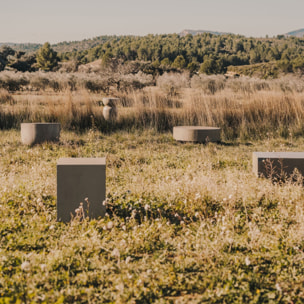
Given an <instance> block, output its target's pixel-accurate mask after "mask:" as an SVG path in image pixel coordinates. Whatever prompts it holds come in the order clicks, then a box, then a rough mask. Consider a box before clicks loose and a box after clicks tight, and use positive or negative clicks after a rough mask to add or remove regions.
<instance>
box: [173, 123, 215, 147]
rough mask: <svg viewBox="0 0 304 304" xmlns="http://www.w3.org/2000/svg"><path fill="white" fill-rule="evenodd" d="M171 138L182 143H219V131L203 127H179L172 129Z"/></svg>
mask: <svg viewBox="0 0 304 304" xmlns="http://www.w3.org/2000/svg"><path fill="white" fill-rule="evenodd" d="M173 138H174V139H175V140H177V141H182V142H187V141H190V142H203V143H205V142H210V141H211V142H219V141H221V129H220V128H215V127H203V126H201V127H199V126H179V127H174V128H173Z"/></svg>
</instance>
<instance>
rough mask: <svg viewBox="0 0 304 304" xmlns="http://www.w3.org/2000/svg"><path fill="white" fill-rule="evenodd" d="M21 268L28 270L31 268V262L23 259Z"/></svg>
mask: <svg viewBox="0 0 304 304" xmlns="http://www.w3.org/2000/svg"><path fill="white" fill-rule="evenodd" d="M21 270H23V271H25V272H28V271H30V270H31V264H30V262H28V261H25V262H23V263H22V264H21Z"/></svg>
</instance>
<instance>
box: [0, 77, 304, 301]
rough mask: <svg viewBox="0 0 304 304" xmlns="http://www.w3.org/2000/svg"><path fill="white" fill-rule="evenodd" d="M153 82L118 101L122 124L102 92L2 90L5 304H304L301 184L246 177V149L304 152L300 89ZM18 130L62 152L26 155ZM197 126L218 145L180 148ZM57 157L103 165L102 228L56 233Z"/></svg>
mask: <svg viewBox="0 0 304 304" xmlns="http://www.w3.org/2000/svg"><path fill="white" fill-rule="evenodd" d="M170 77H171V76H168V75H167V79H165V80H166V81H167V83H168V82H169V80H170V79H171V78H170ZM168 79H169V80H168ZM179 79H181V78H179ZM161 80H162V79H160V80H159V82H158V83H157V86H154V87H145V88H142V89H138V90H135V89H132V90H127V91H124V92H121V91H120V92H116V94H115V95H116V96H118V97H120V98H121V102H120V104H119V105H118V113H119V116H118V121H117V122H116V123H109V122H106V121H104V120H103V118H102V115H101V113H102V101H101V100H102V97H103V96H106V95H105V93H99V94H98V93H96V92H90V91H89V90H80V89H79V90H76V91H72V92H71V91H70V90H69V91H66V90H64V91H62V92H53V91H50V90H45V91H43V90H38V91H34V92H33V91H29V90H28V89H27V90H24V91H22V92H21V91H20V90H19V91H18V92H14V93H12V92H9V91H4V90H2V92H1V105H0V107H1V111H0V112H1V128H2V130H1V131H0V132H1V137H0V138H1V139H0V142H1V145H0V155H1V158H0V166H1V171H0V172H1V173H0V174H1V175H0V179H1V180H0V217H1V219H0V239H1V242H0V272H1V275H0V303H302V302H303V301H304V292H303V282H304V271H303V266H304V242H303V239H304V194H303V186H302V185H303V180H302V176H300V175H297V174H296V175H295V176H293V178H291V179H290V180H287V181H286V182H284V183H281V182H273V181H271V180H269V179H264V178H257V177H256V176H255V175H254V174H253V172H252V152H253V151H303V147H304V139H303V136H302V135H303V127H302V116H303V114H304V112H303V105H304V98H303V90H302V87H304V85H303V82H302V81H301V80H294V79H292V80H286V79H285V80H284V81H283V80H282V82H281V83H280V81H279V80H276V81H261V80H259V81H258V80H252V79H234V80H225V79H222V78H220V77H213V78H212V77H211V78H206V79H202V78H201V79H198V78H197V79H196V81H197V82H196V85H195V83H194V80H193V78H192V79H190V80H189V81H190V82H189V81H188V82H186V84H181V85H179V86H178V85H177V80H176V79H174V81H175V83H174V85H173V86H172V85H171V86H169V87H168V86H165V84H164V83H166V82H165V81H164V79H163V83H161ZM186 80H187V79H186ZM211 80H212V81H211ZM171 81H172V79H171ZM210 81H211V82H210ZM208 83H209V85H208ZM210 83H211V84H210ZM257 83H259V84H261V83H263V86H261V85H257ZM286 87H287V88H288V89H286ZM112 93H113V92H112ZM21 121H60V122H61V123H62V126H63V128H62V132H61V139H60V142H59V143H44V144H40V145H36V146H33V147H29V146H25V145H22V144H21V140H20V129H19V128H20V122H21ZM191 122H193V123H194V124H208V125H219V126H221V127H222V130H223V131H222V139H223V140H222V143H220V144H215V143H208V144H205V145H203V144H195V143H178V142H176V141H174V140H173V137H172V127H173V126H174V125H177V124H191ZM18 124H19V125H18ZM60 157H106V158H107V170H106V175H107V180H106V192H107V199H106V201H105V202H104V204H106V207H107V215H106V217H105V218H102V219H96V220H89V219H85V220H80V219H79V218H77V217H75V218H74V219H73V220H72V221H71V222H70V223H68V224H64V223H59V222H56V163H57V160H58V159H59V158H60ZM85 199H86V198H83V201H84V202H85ZM88 200H90V198H89V197H88ZM79 203H80V202H79Z"/></svg>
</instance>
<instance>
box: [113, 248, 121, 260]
mask: <svg viewBox="0 0 304 304" xmlns="http://www.w3.org/2000/svg"><path fill="white" fill-rule="evenodd" d="M111 256H112V257H116V258H120V252H119V250H118V249H117V248H114V249H113V251H112V253H111Z"/></svg>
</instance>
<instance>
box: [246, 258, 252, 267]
mask: <svg viewBox="0 0 304 304" xmlns="http://www.w3.org/2000/svg"><path fill="white" fill-rule="evenodd" d="M245 264H246V266H249V265H250V264H251V261H250V259H249V257H248V256H246V258H245Z"/></svg>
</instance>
